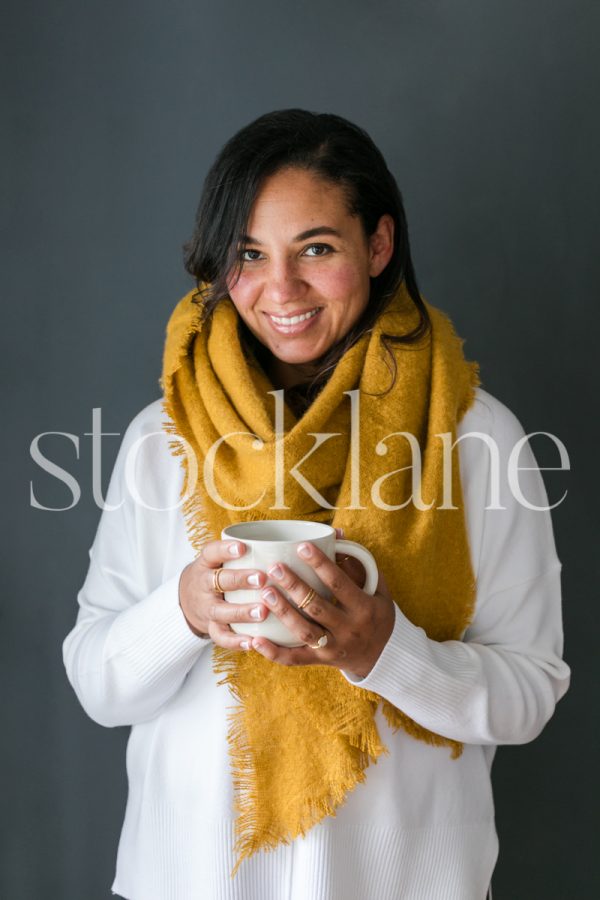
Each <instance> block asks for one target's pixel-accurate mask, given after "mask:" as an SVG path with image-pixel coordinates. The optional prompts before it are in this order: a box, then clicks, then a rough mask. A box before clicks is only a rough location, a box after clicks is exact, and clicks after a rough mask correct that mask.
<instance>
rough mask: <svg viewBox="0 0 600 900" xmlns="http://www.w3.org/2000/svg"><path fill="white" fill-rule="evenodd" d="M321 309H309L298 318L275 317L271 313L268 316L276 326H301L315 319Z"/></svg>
mask: <svg viewBox="0 0 600 900" xmlns="http://www.w3.org/2000/svg"><path fill="white" fill-rule="evenodd" d="M321 309H322V307H321V306H316V307H315V308H314V309H309V310H308V312H305V313H300V314H299V315H297V316H273V315H271V313H267V314H266V315H267V316H268V317H269V319H271V321H272V322H275V324H276V325H283V326H284V327H289V326H290V325H299V324H300V322H306V321H307V320H308V319H312V318H314V316H316V315H317V313H318V312H320V311H321Z"/></svg>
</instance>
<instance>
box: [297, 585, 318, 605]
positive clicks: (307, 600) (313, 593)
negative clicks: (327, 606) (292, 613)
mask: <svg viewBox="0 0 600 900" xmlns="http://www.w3.org/2000/svg"><path fill="white" fill-rule="evenodd" d="M316 596H317V592H316V591H315V590H314V588H311V589H310V591H309V592H308V594H307V595H306V597H305V598H304V600H303V601H302V602H301V603H299V604H298V606H297V607H296V609H304V607H305V606H308V604H309V603H310V602H311V600H314V599H315V597H316Z"/></svg>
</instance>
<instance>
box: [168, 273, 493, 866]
mask: <svg viewBox="0 0 600 900" xmlns="http://www.w3.org/2000/svg"><path fill="white" fill-rule="evenodd" d="M195 295H196V292H193V291H192V292H190V293H189V294H188V295H187V296H185V297H184V298H183V299H182V300H181V301H180V303H179V304H178V305H177V307H176V308H175V310H174V312H173V314H172V316H171V318H170V321H169V324H168V328H167V339H166V346H165V353H164V365H163V374H162V379H161V382H162V387H163V389H164V396H165V411H166V413H167V415H168V417H169V421H168V422H166V423H165V429H166V430H167V431H168V432H170V433H171V434H173V435H174V439H173V441H172V443H171V447H172V450H173V452H174V453H175V454H177V455H180V456H181V461H182V465H183V466H184V470H185V473H186V477H185V481H184V486H183V492H182V496H183V494H185V493H186V492H187V488H188V478H189V474H190V473H189V470H188V463H187V457H186V455H185V452H184V444H183V442H182V441H181V438H183V439H184V440H185V441H187V442H188V446H191V448H192V449H193V451H194V453H195V455H196V459H197V462H198V471H199V473H200V474H199V478H198V482H197V487H196V490H195V492H194V493H193V495H192V496H191V497H189V498H188V499H187V501H186V503H185V506H184V513H185V516H186V521H187V525H188V532H189V539H190V541H191V543H192V546H193V547H194V548H195V549H196V550H197V551H199V549H200V547H201V546H202V544H203V543H204V542H206V541H208V540H214V539H219V538H220V534H221V530H222V528H224V527H225V526H227V525H229V524H231V523H232V522H239V521H247V520H250V519H275V518H282V519H290V518H295V519H312V520H315V521H320V522H328V523H330V524H332V525H334V526H335V527H341V528H343V529H344V532H345V537H347V538H349V539H351V540H355V541H359V542H360V543H361V544H363V545H364V546H366V547H367V548H368V549H369V550H370V551H371V552H372V553H373V555H374V556H375V559H376V560H377V562H378V565H379V569H380V571H381V572H382V573H383V574H384V576H385V579H386V581H387V584H388V586H389V588H390V591H391V593H392V596H393V597H394V599H395V601H396V603H398V605H399V606H400V608H401V610H402V611H403V613H404V615H405V616H407V617H408V619H410V620H411V621H412V622H413V623H415V624H416V625H419V626H421V627H422V628H424V629H425V631H426V633H427V634H428V636H429V637H430V638H433V639H434V640H438V641H444V640H449V639H457V638H460V637H461V636H462V634H463V632H464V629H465V628H466V626H467V624H468V623H469V620H470V617H471V615H472V611H473V605H474V599H475V582H474V576H473V570H472V566H471V560H470V553H469V546H468V539H467V533H466V527H465V518H464V509H463V497H462V490H461V484H460V472H459V466H458V454H457V449H455V450H454V453H453V463H452V470H451V471H452V474H451V482H452V503H453V505H454V507H455V508H454V509H452V508H445V509H438V508H437V507H439V506H441V505H442V504H443V503H444V498H443V492H442V476H443V443H442V440H441V439H440V438H439V437H438V435H439V434H440V433H444V432H449V433H451V435H452V443H453V442H454V441H455V440H456V426H457V423H458V422H459V421H460V419H461V418H462V416H463V415H464V413H465V412H466V410H467V409H468V408H469V406H470V405H471V403H472V402H473V399H474V394H475V387H476V386H477V385H478V384H479V377H478V366H477V364H476V363H474V362H466V361H465V359H464V356H463V352H462V344H463V341H462V340H461V339H460V338H458V337H457V335H456V334H455V332H454V329H453V327H452V324H451V322H450V320H449V319H448V318H447V316H446V315H445V314H444V313H443V312H441V311H440V310H438V309H436V308H435V307H433V306H431V305H429V304H427V309H428V312H429V315H430V317H431V322H432V333H431V334H430V335H429V336H427V337H426V338H425V339H423V340H421V341H420V342H419V343H417V344H412V345H392V346H393V347H394V348H396V349H394V350H393V353H394V355H395V358H396V362H397V377H396V382H395V384H394V386H393V388H392V389H391V391H389V392H388V393H385V394H384V395H383V396H378V395H381V394H382V392H383V391H385V390H386V389H387V388H388V387H389V385H390V383H391V373H390V367H389V361H388V359H387V354H386V352H385V349H384V347H383V345H382V343H381V340H380V335H381V334H382V333H388V334H405V333H407V332H408V331H410V330H411V329H413V328H414V327H415V325H416V324H417V320H418V314H417V311H416V309H415V307H414V304H413V303H412V301H411V300H410V297H409V296H408V293H407V292H406V290H405V289H404V288H403V287H402V288H401V289H400V290H399V291H398V292H397V294H396V296H395V297H394V298H393V300H392V301H391V303H390V304H389V306H388V307H387V309H386V310H385V312H384V313H383V314H382V315H381V316H380V317H379V319H378V320H377V322H376V323H375V326H374V327H373V329H372V330H371V331H370V332H368V333H367V334H365V335H363V336H362V337H361V338H360V339H359V341H358V342H357V343H356V344H355V345H354V346H353V347H352V348H351V349H350V350H348V351H347V352H346V353H345V355H344V356H343V357H342V359H341V360H340V362H339V364H338V365H337V367H336V369H335V370H334V372H333V374H332V375H331V378H330V380H329V381H328V382H327V384H326V385H325V387H324V388H323V390H322V391H321V393H320V394H319V395H318V396H317V398H316V399H315V400H314V402H313V403H312V405H311V406H310V407H309V408H308V410H307V411H306V412H305V413H304V415H303V416H302V417H301V418H300V419H299V420H297V419H296V417H295V415H294V414H293V412H292V411H291V409H290V408H289V407H288V406H287V405H286V407H285V420H284V421H285V437H284V439H283V448H284V459H285V466H284V473H285V474H284V492H285V505H286V507H288V508H285V509H277V508H272V507H274V506H276V505H277V504H276V493H275V484H274V481H275V477H274V472H275V444H276V441H275V425H274V397H273V394H269V391H273V390H274V386H273V385H272V384H271V382H270V381H269V380H268V378H267V377H266V375H265V374H264V372H263V371H262V369H261V368H260V367H259V366H258V365H257V364H253V363H252V361H249V360H248V359H247V357H246V355H245V354H244V352H243V349H242V346H241V344H240V340H239V337H238V321H239V320H238V315H237V312H236V310H235V307H234V306H233V304H232V302H231V300H230V299H229V298H224V299H223V300H222V301H221V302H220V303H219V305H218V306H217V308H216V310H215V312H214V314H213V316H212V320H211V323H210V326H208V325H207V326H206V327H204V328H203V327H201V325H200V308H199V306H198V304H197V303H194V302H192V297H193V296H195ZM196 296H197V295H196ZM357 389H358V390H359V391H360V393H359V395H358V396H359V400H360V419H359V421H360V427H359V430H358V433H359V448H358V449H359V452H358V453H356V458H357V460H359V462H360V466H359V475H360V491H361V494H360V506H361V507H363V508H358V509H357V508H353V509H350V508H348V507H351V506H353V505H354V506H355V507H356V506H357V504H356V502H355V499H356V495H354V497H353V496H352V479H351V464H350V456H351V454H350V446H351V444H350V440H351V430H350V402H349V397H348V395H347V394H345V393H344V392H346V391H352V390H357ZM394 432H410V433H411V434H413V435H415V437H416V439H417V440H418V442H419V446H420V451H421V465H422V471H421V480H420V485H421V496H422V499H423V502H424V504H431V503H433V506H432V507H431V508H430V509H425V510H423V509H418V508H417V507H416V505H415V504H414V503H413V502H412V501H411V500H410V498H411V497H412V495H413V486H412V470H411V468H410V467H411V465H412V464H413V456H412V451H411V448H410V445H409V442H408V440H407V439H406V438H404V437H401V436H399V435H394V434H393V433H394ZM316 433H328V434H335V435H337V436H336V437H331V438H329V439H328V440H327V441H326V442H325V443H323V444H322V445H321V446H320V447H319V448H318V450H317V451H315V452H314V453H313V454H312V455H310V451H311V450H312V449H313V448H314V446H315V437H314V435H315V434H316ZM224 435H228V437H227V438H226V439H225V440H224V441H223V442H222V444H221V445H220V446H219V449H218V453H217V456H216V460H217V462H216V465H215V486H216V488H217V490H218V492H219V495H220V497H221V498H222V499H223V500H224V501H226V502H227V503H228V504H230V505H235V506H237V507H249V508H248V509H245V510H243V509H241V510H239V511H237V510H231V509H228V508H225V506H224V505H221V503H220V502H216V501H215V499H214V498H215V494H214V490H212V491H210V492H209V491H207V489H206V486H205V484H204V481H203V477H202V472H203V462H204V459H205V457H206V455H207V453H208V451H209V449H210V448H211V447H212V446H213V445H214V443H215V441H219V439H220V438H222V437H223V436H224ZM256 437H258V438H260V440H261V441H262V442H263V443H262V448H261V449H260V450H259V449H257V446H260V444H258V443H257V442H256ZM379 442H383V445H385V447H387V452H384V453H381V452H378V451H377V450H376V448H377V445H378V444H379ZM383 445H382V446H383ZM381 449H382V447H381V446H380V448H379V450H380V451H381ZM355 452H356V447H355ZM305 456H307V459H306V461H305V462H303V463H302V466H299V471H301V472H302V474H303V475H304V476H305V478H306V479H308V481H309V482H310V484H311V485H313V487H314V488H316V490H317V491H318V492H319V493H320V494H321V496H322V497H323V498H324V499H325V501H326V504H325V505H323V504H320V503H318V502H316V500H315V498H314V497H311V496H310V495H309V493H307V492H306V491H305V490H304V489H303V488H302V487H301V485H300V484H299V483H298V481H297V480H296V479H295V478H293V477H292V476H291V475H290V474H289V473H290V471H291V470H292V469H293V467H294V466H295V465H296V464H298V463H299V462H300V460H302V459H303V458H304V457H305ZM355 465H356V460H355ZM392 472H394V473H395V474H393V475H391V474H390V473H392ZM386 476H387V477H386ZM355 477H356V475H355ZM377 479H382V481H381V482H380V483H379V497H378V500H377V502H374V497H373V496H372V494H371V488H372V486H373V485H374V483H375V482H377ZM355 485H356V482H355ZM355 489H356V487H355ZM263 491H264V496H263V499H262V500H260V502H259V503H258V505H252V504H255V502H256V500H257V498H259V497H260V495H261V494H262V493H263ZM313 493H314V492H313ZM374 496H377V495H374ZM407 501H408V502H407ZM404 503H406V505H405V506H403V507H402V508H396V509H388V508H385V505H386V504H387V506H391V507H393V506H396V507H398V506H399V505H400V504H404ZM327 504H329V505H330V506H332V507H336V508H335V509H331V508H327ZM445 505H446V506H449V505H450V504H445ZM213 657H214V658H213V665H214V667H215V671H217V672H219V673H221V674H223V675H224V678H223V679H222V682H221V683H226V684H227V685H229V688H230V690H231V692H232V694H233V695H234V697H235V699H236V701H237V703H236V704H235V706H234V707H233V712H232V713H230V728H229V734H228V739H229V745H230V755H231V763H232V773H233V781H234V790H235V798H236V811H237V814H238V815H237V820H236V837H237V842H236V851H237V853H238V860H237V863H236V865H235V867H234V870H233V873H232V874H235V872H236V871H237V868H238V867H239V865H240V863H241V861H242V860H243V859H244V858H245V857H247V856H250V855H251V854H253V853H255V852H256V851H257V850H259V849H261V848H262V849H270V848H275V847H276V846H277V845H278V844H280V843H288V842H289V841H291V840H293V839H294V838H295V837H297V836H298V835H304V834H305V832H306V831H307V830H308V829H310V828H311V827H312V826H313V825H315V824H316V823H317V822H319V821H321V820H322V819H323V818H324V817H325V816H327V815H335V811H336V808H337V807H338V806H339V805H340V804H342V803H343V802H344V799H345V797H346V795H347V793H348V792H349V791H351V790H353V789H354V788H355V787H356V785H357V784H358V783H359V782H362V781H364V780H365V778H366V775H365V770H366V768H367V766H368V765H369V763H370V762H376V761H377V758H378V757H379V756H380V755H381V754H382V753H387V752H388V751H387V748H386V747H385V745H384V744H383V742H382V740H381V737H380V735H379V733H378V729H377V726H376V724H375V721H374V714H375V711H376V709H377V707H378V706H379V704H382V710H383V713H384V715H385V717H386V719H387V722H388V723H389V725H390V726H391V727H392V728H393V729H397V728H398V727H402V728H403V729H405V731H407V732H408V734H410V735H412V736H413V737H414V738H417V739H419V740H422V741H426V742H427V743H429V744H437V745H447V746H448V747H450V748H451V752H452V755H453V756H458V755H459V754H460V752H461V750H462V747H461V745H460V744H458V743H456V742H455V741H452V740H449V739H448V738H445V737H442V736H441V735H437V734H434V733H432V732H430V731H428V730H427V729H425V728H423V727H421V726H420V725H418V724H417V723H416V722H414V721H412V720H411V719H410V718H409V717H408V716H406V715H405V714H404V713H403V712H402V710H399V709H396V708H395V707H394V706H392V705H391V704H390V703H389V702H388V701H386V700H383V699H382V698H381V697H379V696H378V695H377V694H374V693H371V692H369V691H366V690H364V689H362V688H359V687H356V686H354V685H351V684H350V683H349V682H348V681H346V679H345V678H344V677H343V675H342V674H341V672H340V671H339V670H338V669H336V668H333V667H329V666H310V667H300V666H291V667H286V666H281V665H278V664H276V663H272V662H270V661H268V660H266V659H265V658H264V657H263V656H261V654H259V653H256V652H254V651H249V652H243V651H229V650H224V649H223V648H219V647H215V648H214V649H213Z"/></svg>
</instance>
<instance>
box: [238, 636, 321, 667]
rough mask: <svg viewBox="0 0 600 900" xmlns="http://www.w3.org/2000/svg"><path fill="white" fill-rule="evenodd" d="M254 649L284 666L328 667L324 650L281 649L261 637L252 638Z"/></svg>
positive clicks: (305, 648) (303, 648)
mask: <svg viewBox="0 0 600 900" xmlns="http://www.w3.org/2000/svg"><path fill="white" fill-rule="evenodd" d="M252 649H253V650H256V651H257V652H258V653H260V654H261V655H262V656H264V657H265V658H266V659H269V660H271V662H276V663H279V664H280V665H282V666H323V665H328V657H327V654H324V651H323V650H311V648H310V647H280V646H279V644H274V643H273V642H272V641H268V640H267V639H266V638H262V637H261V638H252Z"/></svg>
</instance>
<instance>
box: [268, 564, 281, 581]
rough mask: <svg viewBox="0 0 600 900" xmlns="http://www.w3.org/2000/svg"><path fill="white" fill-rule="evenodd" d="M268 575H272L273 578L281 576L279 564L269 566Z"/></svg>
mask: <svg viewBox="0 0 600 900" xmlns="http://www.w3.org/2000/svg"><path fill="white" fill-rule="evenodd" d="M269 575H272V576H273V578H283V569H282V568H281V566H271V568H270V569H269Z"/></svg>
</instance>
